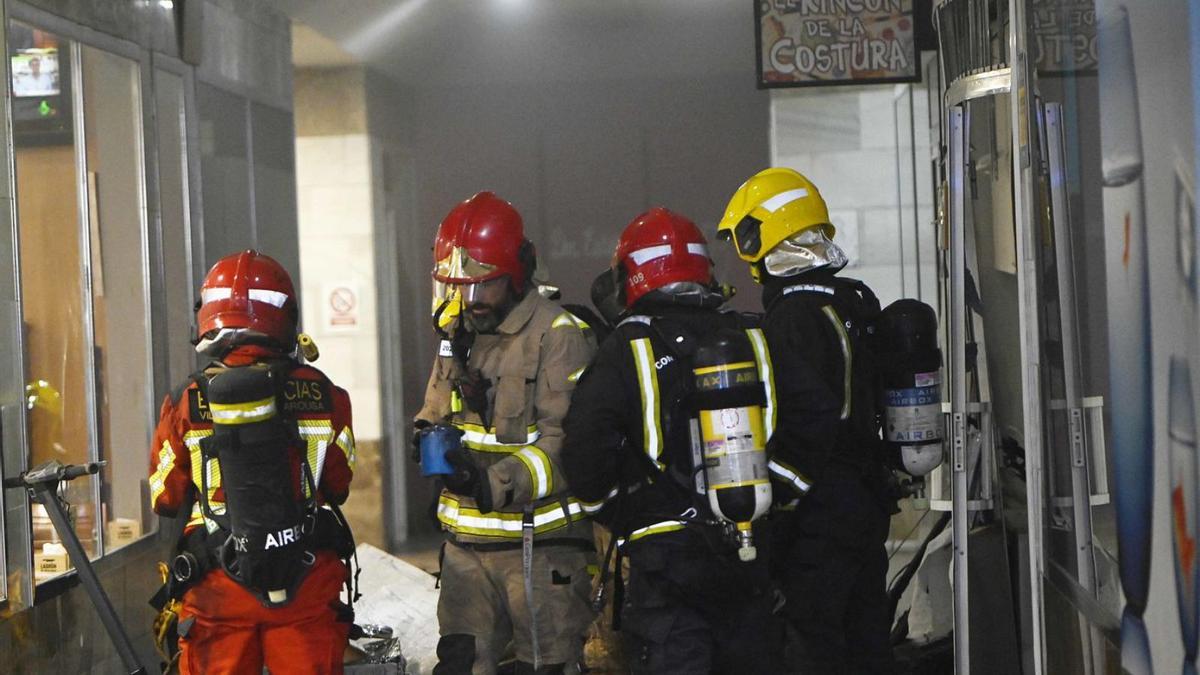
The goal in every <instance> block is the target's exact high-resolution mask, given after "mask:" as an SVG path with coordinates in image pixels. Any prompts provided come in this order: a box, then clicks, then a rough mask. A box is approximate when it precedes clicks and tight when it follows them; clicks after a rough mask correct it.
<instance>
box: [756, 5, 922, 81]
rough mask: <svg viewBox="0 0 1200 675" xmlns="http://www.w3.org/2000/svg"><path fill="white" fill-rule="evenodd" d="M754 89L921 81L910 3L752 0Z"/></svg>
mask: <svg viewBox="0 0 1200 675" xmlns="http://www.w3.org/2000/svg"><path fill="white" fill-rule="evenodd" d="M754 6H755V14H756V19H757V22H756V23H757V26H756V29H757V31H758V35H757V38H758V40H757V46H758V86H759V88H772V87H811V86H822V85H835V84H869V83H872V82H915V81H917V80H919V79H920V78H921V73H920V68H919V67H918V66H919V64H918V62H917V49H916V43H915V42H914V40H913V0H756V2H755V3H754Z"/></svg>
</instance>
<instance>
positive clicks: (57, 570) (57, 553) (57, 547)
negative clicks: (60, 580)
mask: <svg viewBox="0 0 1200 675" xmlns="http://www.w3.org/2000/svg"><path fill="white" fill-rule="evenodd" d="M69 569H71V560H70V558H69V557H68V556H67V549H66V548H64V547H63V545H62V544H59V543H56V542H49V543H46V544H42V550H41V552H35V553H34V554H33V570H34V578H35V579H38V580H41V579H49V578H50V577H54V576H58V575H59V574H62V573H63V572H66V571H67V570H69Z"/></svg>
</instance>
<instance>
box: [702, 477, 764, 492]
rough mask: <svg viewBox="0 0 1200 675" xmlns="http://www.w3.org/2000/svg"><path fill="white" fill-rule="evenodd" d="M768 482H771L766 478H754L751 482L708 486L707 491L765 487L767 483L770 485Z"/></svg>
mask: <svg viewBox="0 0 1200 675" xmlns="http://www.w3.org/2000/svg"><path fill="white" fill-rule="evenodd" d="M770 482H771V481H770V479H767V478H754V479H751V480H737V481H733V482H730V483H716V484H713V485H709V486H708V489H710V490H724V489H725V488H735V487H745V486H747V485H766V484H767V483H770Z"/></svg>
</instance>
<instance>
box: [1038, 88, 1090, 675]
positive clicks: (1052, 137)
mask: <svg viewBox="0 0 1200 675" xmlns="http://www.w3.org/2000/svg"><path fill="white" fill-rule="evenodd" d="M1063 133H1064V130H1063V118H1062V105H1061V104H1058V103H1047V104H1046V150H1047V152H1046V155H1047V157H1046V159H1047V162H1048V166H1049V170H1050V209H1051V218H1052V220H1053V221H1054V254H1055V262H1056V267H1057V268H1058V275H1057V276H1058V280H1057V281H1058V312H1059V320H1060V321H1061V323H1062V349H1063V382H1064V394H1065V398H1066V410H1067V415H1068V428H1069V435H1070V438H1069V441H1068V442H1069V443H1070V451H1071V452H1070V457H1071V498H1072V500H1073V506H1074V510H1075V527H1074V530H1075V531H1074V535H1075V569H1076V575H1077V576H1078V581H1079V585H1080V586H1082V587H1083V588H1084V590H1086V591H1087V592H1088V594H1089V595H1091V596H1092V597H1095V595H1096V568H1095V565H1096V561H1095V558H1094V555H1093V550H1092V506H1091V494H1092V490H1091V485H1090V484H1089V480H1088V476H1089V468H1088V463H1087V451H1086V438H1085V424H1084V416H1083V402H1082V396H1081V393H1080V388H1081V386H1082V385H1081V377H1080V365H1079V363H1080V362H1079V350H1078V346H1079V325H1078V322H1077V320H1076V316H1075V260H1074V257H1073V253H1072V248H1071V214H1070V208H1069V204H1068V203H1067V195H1066V183H1067V170H1066V166H1065V164H1064V157H1065V154H1066V152H1065V149H1064V144H1063ZM1080 619H1081V621H1084V622H1085V623H1084V630H1082V631H1081V633H1080V637H1081V639H1082V640H1083V642H1084V644H1083V649H1082V654H1083V661H1084V672H1086V673H1091V672H1093V670H1094V668H1095V666H1094V664H1093V660H1092V647H1091V642H1092V641H1093V640H1094V639H1095V638H1096V637H1097V636H1096V635H1093V631H1092V630H1089V629H1087V620H1086V618H1084V617H1083V615H1082V614H1081V615H1080Z"/></svg>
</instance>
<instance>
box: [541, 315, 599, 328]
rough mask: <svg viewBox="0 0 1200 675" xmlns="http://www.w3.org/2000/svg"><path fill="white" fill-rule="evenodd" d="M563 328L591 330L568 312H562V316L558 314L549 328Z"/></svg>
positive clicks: (585, 323)
mask: <svg viewBox="0 0 1200 675" xmlns="http://www.w3.org/2000/svg"><path fill="white" fill-rule="evenodd" d="M564 326H574V327H575V328H578V329H580V330H585V329H588V328H591V326H589V325H588V324H587V322H586V321H584V320H583V319H580V318H579V317H577V316H575V315H574V314H572V313H570V312H563V313H562V314H559V315H558V316H557V317H555V319H554V321H553V322H551V324H550V327H551V328H562V327H564Z"/></svg>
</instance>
